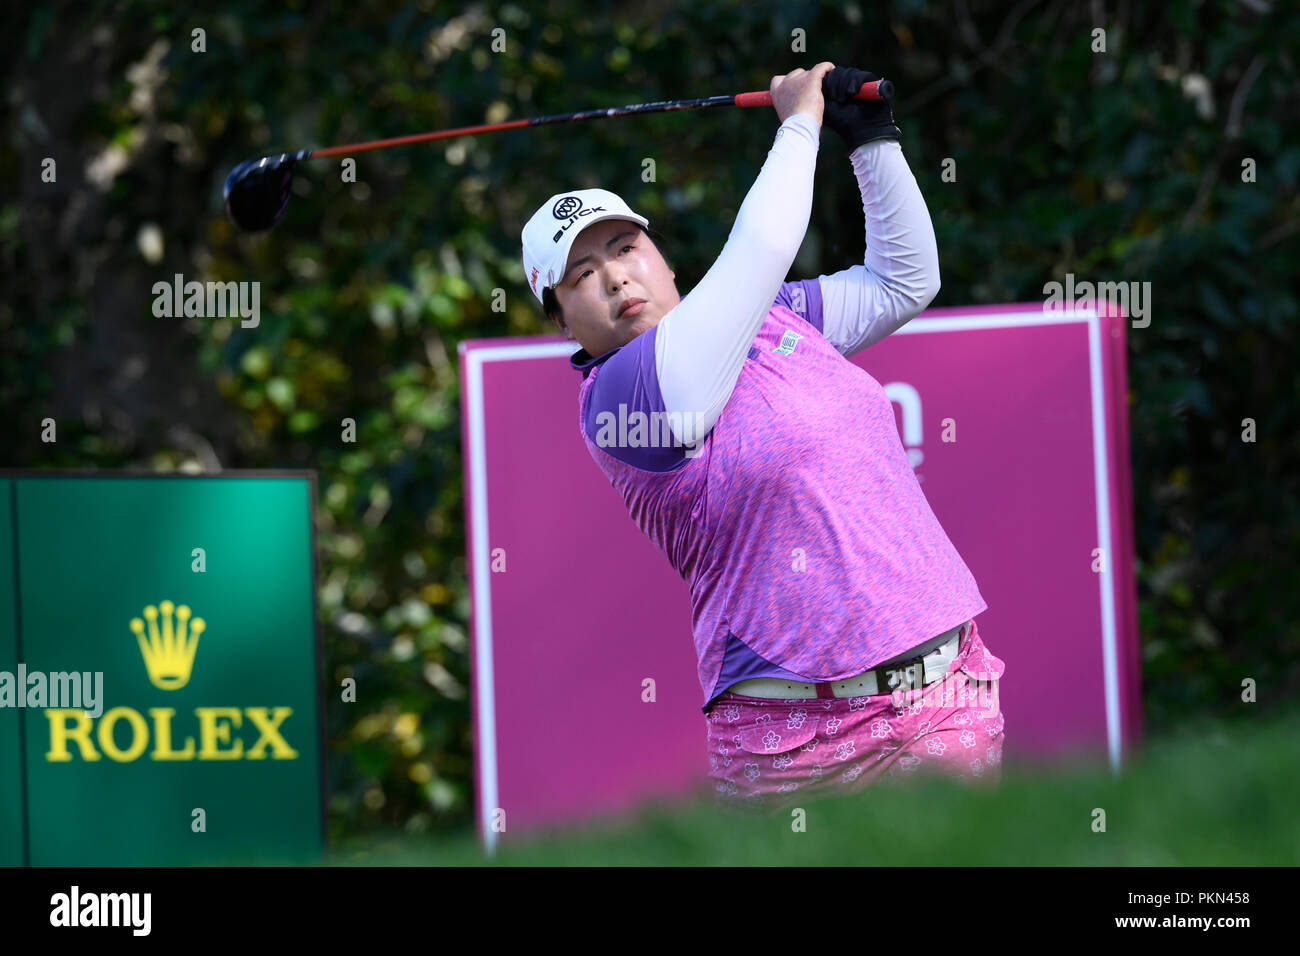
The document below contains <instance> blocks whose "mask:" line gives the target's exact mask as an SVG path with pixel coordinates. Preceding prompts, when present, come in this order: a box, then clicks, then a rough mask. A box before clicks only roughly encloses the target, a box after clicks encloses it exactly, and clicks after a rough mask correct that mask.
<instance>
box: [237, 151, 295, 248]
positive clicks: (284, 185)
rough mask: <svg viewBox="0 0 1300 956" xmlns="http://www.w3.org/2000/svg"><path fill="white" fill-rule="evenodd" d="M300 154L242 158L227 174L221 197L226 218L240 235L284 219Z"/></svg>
mask: <svg viewBox="0 0 1300 956" xmlns="http://www.w3.org/2000/svg"><path fill="white" fill-rule="evenodd" d="M299 158H301V157H300V155H294V154H291V153H281V154H280V155H279V156H262V157H260V158H259V159H246V160H244V161H243V162H242V163H240V164H239V165H238V166H236V167H235V168H234V169H232V170H231V171H230V175H229V176H227V177H226V185H225V187H224V189H223V190H222V195H223V197H224V198H225V202H226V215H227V216H229V217H230V221H231V222H233V223H234V224H235V225H236V226H238V227H239V229H240V230H242V231H243V232H264V231H266V230H267V229H270V228H271V227H272V226H274V225H275V224H276V223H277V222H279V221H280V219H281V217H282V216H284V210H285V207H286V206H288V205H289V185H290V183H292V182H293V167H294V163H296V162H297V161H298V159H299Z"/></svg>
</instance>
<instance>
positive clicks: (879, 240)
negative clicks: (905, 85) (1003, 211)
mask: <svg viewBox="0 0 1300 956" xmlns="http://www.w3.org/2000/svg"><path fill="white" fill-rule="evenodd" d="M819 135H820V127H819V126H818V125H817V122H816V120H814V119H813V118H812V117H811V116H809V115H807V114H803V113H797V114H795V115H793V116H790V117H788V118H787V119H786V120H785V122H784V123H782V124H781V127H780V129H778V130H777V134H776V140H775V142H774V144H773V146H772V149H771V150H770V151H769V152H768V156H767V160H766V161H765V162H764V164H763V168H762V170H761V171H760V172H759V175H758V177H757V178H756V179H755V181H754V185H753V186H752V187H750V190H749V193H748V194H747V195H746V197H745V201H744V202H743V203H742V204H741V207H740V211H739V213H738V214H737V216H736V221H735V224H734V225H733V226H732V229H731V233H730V235H729V236H728V238H727V242H726V244H725V245H724V246H723V249H722V252H721V254H720V255H719V256H718V259H717V261H716V262H714V264H713V266H712V267H711V268H710V269H709V271H708V272H707V273H706V274H705V275H704V278H702V279H701V280H700V282H699V284H698V285H696V286H695V288H693V289H692V290H691V291H690V293H689V294H688V295H687V296H686V297H685V298H683V299H682V300H681V302H680V303H679V304H678V305H677V306H676V307H675V308H673V309H672V310H671V311H670V312H668V314H666V315H665V316H664V317H663V319H661V320H660V322H659V325H658V328H657V331H656V340H655V368H656V372H657V373H658V378H659V386H660V392H661V393H662V395H663V400H664V406H665V409H666V410H667V411H668V412H669V413H673V412H677V413H682V414H681V415H680V417H678V416H671V417H670V420H671V421H672V422H673V423H674V425H673V427H674V430H677V428H678V427H680V428H681V430H682V433H681V434H679V435H678V436H677V437H678V438H679V440H680V441H682V442H683V443H684V444H687V445H694V444H697V443H698V442H699V441H701V440H703V439H704V437H705V436H707V435H708V433H709V431H710V430H711V429H712V428H713V426H714V424H716V422H717V419H718V417H719V416H720V415H721V414H722V410H723V409H724V408H725V407H726V404H727V401H728V400H729V399H730V397H731V393H732V392H733V391H734V389H735V387H736V381H737V380H738V379H739V377H740V371H741V368H742V367H743V366H744V363H745V359H746V357H747V356H748V353H749V348H750V346H752V345H753V342H754V338H755V336H756V335H757V333H758V329H759V327H760V326H761V325H762V323H763V319H764V318H765V317H766V315H767V313H768V311H769V310H770V309H771V307H772V303H773V301H774V300H775V298H776V296H777V293H778V292H779V291H780V288H781V284H782V283H783V282H784V281H785V275H786V273H787V272H789V270H790V266H791V264H792V263H793V262H794V258H795V256H796V255H797V254H798V251H799V246H800V245H801V244H802V242H803V237H804V233H805V232H806V231H807V228H808V220H809V217H810V215H811V211H812V191H813V174H814V172H815V169H816V163H817V149H818V140H819ZM851 160H852V165H853V171H854V174H855V175H856V177H857V180H858V188H859V192H860V193H861V196H862V205H863V212H864V218H865V224H866V243H867V248H866V255H865V258H864V263H863V264H861V265H854V266H850V267H849V268H848V269H845V270H843V271H841V272H836V273H834V274H831V275H823V276H819V277H818V285H819V287H820V289H821V293H822V302H823V322H822V334H823V335H824V336H825V337H826V338H827V340H828V341H830V342H831V343H832V344H833V345H834V346H835V347H836V348H837V349H838V350H839V351H840V352H841V353H842V354H844V355H851V354H853V353H854V352H856V351H858V350H860V349H863V348H866V347H867V346H868V345H871V344H873V343H874V342H876V341H879V340H880V339H882V338H884V337H885V336H887V335H889V334H890V333H892V332H894V331H895V330H897V329H898V328H899V327H900V326H902V325H903V324H904V323H906V322H907V321H908V320H909V319H911V318H913V317H914V316H915V315H916V314H917V313H919V312H920V311H921V310H922V309H924V308H925V306H926V305H928V304H929V303H930V301H931V300H933V298H934V296H935V295H936V294H937V293H938V291H939V255H938V247H937V243H936V241H935V236H934V227H933V225H932V224H931V222H930V216H929V212H928V211H927V210H926V207H925V201H924V199H923V198H922V196H921V191H920V188H919V187H918V186H917V184H916V179H915V177H914V176H913V175H912V171H911V170H910V169H909V168H908V166H907V162H906V161H905V160H904V158H903V155H902V148H901V147H900V146H899V144H898V142H897V141H894V140H880V141H877V142H874V143H867V144H865V145H863V146H860V147H858V148H857V149H856V150H854V151H853V154H852V156H851ZM679 421H680V422H681V423H682V424H681V425H680V426H678V425H677V422H679Z"/></svg>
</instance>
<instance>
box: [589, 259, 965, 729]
mask: <svg viewBox="0 0 1300 956" xmlns="http://www.w3.org/2000/svg"><path fill="white" fill-rule="evenodd" d="M797 289H802V293H799V292H796V290H797ZM794 304H798V305H800V306H801V307H802V308H803V311H804V312H805V313H806V315H807V318H804V317H803V316H802V315H800V314H798V313H796V312H794V311H792V309H791V308H790V306H791V305H794ZM821 326H822V316H821V297H820V292H819V289H818V287H817V280H815V279H811V280H804V281H801V282H789V283H786V284H785V285H783V286H782V287H781V293H780V295H779V296H778V297H777V300H776V302H775V303H774V304H773V306H772V308H771V310H770V311H769V312H768V314H767V317H766V318H765V319H764V320H763V324H762V326H761V327H760V328H759V331H758V335H757V336H756V337H755V340H754V345H753V347H752V348H751V349H750V351H749V357H748V358H747V359H746V360H745V364H744V366H743V367H742V369H741V372H740V378H739V379H738V380H737V382H736V387H735V390H734V391H733V392H732V395H731V398H730V400H729V401H728V402H727V406H726V408H725V409H724V410H723V412H722V414H721V416H719V418H718V420H717V423H716V424H715V425H714V427H713V430H712V431H711V432H710V433H709V436H708V438H707V439H706V440H705V442H704V444H703V447H702V448H701V449H699V450H698V451H697V452H696V453H695V454H694V455H688V454H687V453H686V449H684V448H681V447H673V445H672V442H671V441H670V440H666V435H667V430H666V429H665V428H663V427H662V423H663V421H664V418H663V413H664V404H663V396H662V394H661V393H660V390H659V381H658V374H657V372H656V369H655V345H654V343H655V333H656V332H657V331H658V327H657V326H656V327H655V328H652V329H649V330H648V331H646V332H644V333H642V334H641V335H639V336H637V337H636V338H635V339H633V340H632V341H631V342H629V343H628V344H627V345H625V346H623V347H621V348H618V349H614V350H611V351H610V352H607V353H606V354H604V355H602V356H600V357H599V358H597V359H591V358H590V357H589V356H587V354H586V353H585V352H579V353H577V355H575V356H574V358H573V359H572V360H571V364H572V366H573V367H574V368H576V369H580V370H581V371H582V372H583V381H582V384H581V386H580V389H579V403H578V404H579V427H580V428H581V430H582V434H583V438H584V440H585V441H586V443H587V449H588V451H590V453H591V456H592V458H593V459H594V460H595V461H596V464H597V465H599V466H600V468H601V470H602V471H603V472H604V473H605V475H606V476H607V477H608V478H609V481H610V484H611V485H612V486H613V487H614V488H615V489H616V490H617V491H618V492H619V494H620V495H622V497H623V500H624V503H625V504H626V506H627V510H628V513H629V515H630V516H631V517H632V520H633V521H635V522H636V524H637V527H639V528H640V529H641V530H642V531H643V532H644V533H645V534H646V535H647V536H648V537H649V538H650V540H651V541H653V542H654V543H655V545H656V546H657V547H658V548H659V550H660V551H661V552H663V554H664V556H665V557H666V558H667V559H668V561H669V563H670V564H672V566H673V567H674V568H675V569H676V570H677V572H678V573H679V574H680V575H681V576H682V578H683V579H684V580H685V581H686V583H687V585H688V586H689V587H690V592H691V604H692V615H691V618H692V621H691V624H692V631H693V633H694V637H695V650H696V656H697V661H698V673H699V680H700V688H701V690H702V691H703V694H704V709H706V710H707V708H708V704H709V702H710V701H712V699H713V698H714V697H716V696H717V695H718V694H720V693H721V692H722V691H723V690H725V689H726V688H727V686H729V685H730V684H733V683H735V682H736V681H738V680H743V679H745V678H749V677H758V676H771V677H781V678H784V679H787V680H799V681H835V680H842V679H844V678H846V677H849V676H851V675H854V674H858V673H860V672H862V671H864V670H866V669H867V668H869V667H871V666H873V665H875V664H878V663H880V662H881V661H885V660H888V659H890V658H892V657H895V656H897V655H899V654H901V653H902V652H903V651H905V650H908V649H910V648H912V647H915V646H916V645H918V644H921V643H924V642H925V641H927V640H929V639H930V638H932V637H934V636H936V635H938V634H941V633H943V632H944V631H946V630H948V629H950V628H953V627H956V626H957V625H958V624H961V623H963V622H965V621H967V620H969V619H970V618H972V617H974V616H975V615H977V614H979V613H980V612H981V611H983V610H985V609H986V608H987V607H988V605H987V604H986V603H985V602H984V599H983V597H981V595H980V593H979V589H978V587H977V586H976V584H975V579H974V577H973V576H972V574H971V572H970V570H969V569H968V568H967V567H966V565H965V563H964V562H963V561H962V559H961V556H960V555H958V553H957V551H956V549H955V548H954V547H953V545H952V542H951V541H949V540H948V536H947V535H946V534H945V533H944V531H943V528H942V527H941V526H940V524H939V522H938V520H937V519H936V518H935V516H934V513H933V512H932V511H931V510H930V505H929V503H928V502H927V501H926V499H925V495H924V494H923V493H922V492H921V486H920V484H919V483H918V482H917V480H916V475H915V473H914V472H913V470H912V466H911V463H910V462H909V461H908V458H907V454H906V452H905V451H904V450H903V446H902V442H901V441H900V439H899V435H898V427H897V425H896V423H895V419H894V410H893V405H892V404H891V402H890V400H889V398H888V397H887V396H886V395H885V391H884V389H883V388H882V387H881V385H880V384H879V383H878V382H877V381H876V380H875V379H874V378H872V377H871V376H870V375H868V374H867V373H866V372H864V371H863V370H861V369H859V368H858V367H857V366H855V365H854V364H853V363H851V362H850V361H849V360H848V359H846V358H845V357H844V356H842V355H841V354H840V353H839V352H837V351H836V350H835V348H834V346H832V345H831V343H830V342H828V341H827V340H826V339H825V338H824V337H823V336H822V334H821ZM584 360H585V361H584ZM620 405H622V406H623V408H622V409H620V407H619V406H620ZM634 413H636V414H634ZM655 413H658V414H657V415H656V414H655ZM638 415H640V416H642V418H641V419H640V421H638V418H637V416H638ZM620 418H621V419H623V420H624V421H623V422H620V421H619V419H620ZM656 418H657V419H658V425H657V426H656V422H655V421H654V420H655V419H656ZM647 420H649V425H648V427H646V428H644V429H641V430H638V429H637V428H636V427H635V426H637V425H638V424H643V423H645V422H646V421H647ZM629 421H630V424H631V425H632V426H633V427H621V426H622V425H623V424H625V423H626V422H629ZM616 423H617V424H616Z"/></svg>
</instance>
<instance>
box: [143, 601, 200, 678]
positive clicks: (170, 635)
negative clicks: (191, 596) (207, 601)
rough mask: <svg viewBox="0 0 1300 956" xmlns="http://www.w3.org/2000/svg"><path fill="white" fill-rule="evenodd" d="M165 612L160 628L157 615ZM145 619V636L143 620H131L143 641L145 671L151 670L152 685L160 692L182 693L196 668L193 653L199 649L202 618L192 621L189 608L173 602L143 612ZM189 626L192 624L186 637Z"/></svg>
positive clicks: (146, 608) (148, 607)
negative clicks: (146, 630)
mask: <svg viewBox="0 0 1300 956" xmlns="http://www.w3.org/2000/svg"><path fill="white" fill-rule="evenodd" d="M173 609H175V611H176V627H175V628H173V627H172V610H173ZM160 610H161V611H162V628H161V630H160V629H159V627H158V612H159V611H160ZM144 616H145V619H146V620H148V622H149V633H148V636H147V637H146V636H145V626H144V621H142V620H140V619H139V618H138V617H133V618H131V630H133V631H134V632H135V636H136V639H137V640H139V642H140V653H141V655H142V656H143V657H144V666H145V669H146V670H148V671H149V680H150V682H151V683H152V684H153V685H154V686H155V687H157V688H159V689H160V690H180V689H181V688H182V687H184V686H185V685H186V684H188V683H189V682H190V670H191V668H193V666H194V652H195V651H197V650H198V648H199V635H200V634H202V633H203V628H204V623H203V618H201V617H196V618H194V619H193V620H191V619H190V609H189V608H188V607H187V606H185V605H184V604H182V605H181V606H180V607H176V606H175V605H174V604H172V602H171V601H160V602H158V607H154V606H153V605H152V604H150V605H148V606H147V607H145V609H144ZM186 624H188V625H189V628H188V631H189V633H188V634H186V630H187V629H186Z"/></svg>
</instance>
